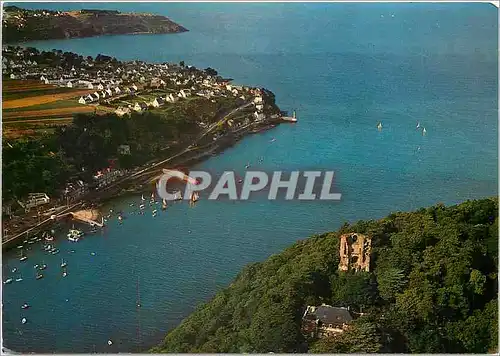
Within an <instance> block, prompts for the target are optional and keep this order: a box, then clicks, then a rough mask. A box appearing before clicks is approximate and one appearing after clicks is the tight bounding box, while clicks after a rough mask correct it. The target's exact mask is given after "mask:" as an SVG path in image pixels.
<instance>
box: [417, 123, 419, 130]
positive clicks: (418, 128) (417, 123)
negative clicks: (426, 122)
mask: <svg viewBox="0 0 500 356" xmlns="http://www.w3.org/2000/svg"><path fill="white" fill-rule="evenodd" d="M419 128H420V121H417V130H418V129H419Z"/></svg>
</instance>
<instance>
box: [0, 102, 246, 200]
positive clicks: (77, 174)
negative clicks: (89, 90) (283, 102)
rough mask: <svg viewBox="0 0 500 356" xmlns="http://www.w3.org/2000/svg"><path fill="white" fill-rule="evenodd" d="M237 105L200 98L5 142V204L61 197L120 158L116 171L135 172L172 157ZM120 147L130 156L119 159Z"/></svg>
mask: <svg viewBox="0 0 500 356" xmlns="http://www.w3.org/2000/svg"><path fill="white" fill-rule="evenodd" d="M238 104H239V102H238V99H236V98H224V99H221V100H218V101H217V102H215V103H214V102H211V101H210V100H208V99H204V98H197V99H196V103H193V102H190V101H185V102H180V103H179V104H178V105H176V106H175V108H172V110H170V111H164V112H162V113H151V112H145V113H141V114H139V113H135V112H133V113H132V114H131V116H130V117H128V118H121V117H118V116H117V115H115V114H107V115H93V114H77V115H75V117H74V119H73V123H72V124H71V125H69V126H65V127H59V128H58V129H57V130H56V131H55V132H54V133H50V134H44V135H42V136H39V137H34V138H33V137H26V138H23V139H18V140H15V141H13V140H9V139H6V138H3V145H2V146H3V150H2V153H3V157H2V170H3V182H2V188H3V192H2V193H3V196H2V199H3V201H4V202H8V201H10V200H12V199H22V198H23V197H25V196H26V195H27V194H28V193H32V192H46V193H48V194H49V195H52V194H57V193H58V189H62V188H63V187H64V184H65V183H66V182H68V180H70V179H82V180H84V181H87V182H91V181H92V176H93V175H94V174H95V173H96V171H98V170H100V169H102V168H105V167H108V166H109V165H110V164H109V161H108V160H109V159H116V163H117V167H120V168H132V167H136V166H139V165H142V164H144V163H146V162H148V161H149V160H152V159H158V158H161V157H165V156H168V155H169V154H171V153H173V152H174V151H175V149H176V146H178V145H184V146H187V145H188V144H189V143H192V140H193V139H194V137H196V136H197V135H198V134H199V132H200V131H201V128H200V127H199V126H198V123H199V122H204V123H206V124H210V123H212V122H214V121H216V120H217V119H218V118H220V116H221V115H224V113H227V112H229V111H230V110H231V109H232V108H234V107H235V106H237V105H238ZM120 145H128V146H129V147H130V153H131V154H130V155H120V154H119V152H118V148H119V146H120Z"/></svg>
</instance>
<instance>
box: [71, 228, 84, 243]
mask: <svg viewBox="0 0 500 356" xmlns="http://www.w3.org/2000/svg"><path fill="white" fill-rule="evenodd" d="M83 235H84V234H83V231H81V230H78V229H70V230H69V232H68V235H67V236H68V240H69V241H71V242H78V240H80V238H81V237H82V236H83Z"/></svg>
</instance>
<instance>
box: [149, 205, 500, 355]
mask: <svg viewBox="0 0 500 356" xmlns="http://www.w3.org/2000/svg"><path fill="white" fill-rule="evenodd" d="M497 278H498V199H497V198H491V199H482V200H475V201H467V202H464V203H462V204H459V205H456V206H449V207H445V206H444V205H443V204H437V205H435V206H431V207H428V208H422V209H419V210H418V211H414V212H397V213H393V214H391V215H389V216H387V217H386V218H383V219H381V220H378V221H375V220H370V221H359V222H357V223H355V224H352V225H350V224H344V226H342V227H341V229H339V230H338V231H336V232H330V233H325V234H322V235H316V236H313V237H311V238H309V239H306V240H303V241H299V242H297V243H295V244H294V245H293V246H291V247H289V248H287V249H286V250H284V251H283V252H281V253H279V254H276V255H273V256H271V257H269V258H268V259H267V260H266V261H264V262H260V263H254V264H251V265H249V266H247V267H246V268H244V269H243V270H242V271H241V272H240V273H239V274H238V276H237V277H236V278H235V279H234V280H233V282H232V283H231V284H230V285H229V286H228V287H227V288H224V289H222V290H220V291H219V293H217V294H216V295H215V296H214V297H213V299H212V300H210V301H209V302H207V303H205V304H203V305H200V306H199V307H198V308H197V309H196V310H195V311H194V312H193V313H192V314H191V315H190V316H188V317H187V318H186V319H185V320H184V321H183V322H181V324H180V325H179V326H178V327H177V328H175V329H172V330H170V332H169V333H168V334H167V335H166V337H165V339H164V340H163V342H162V343H161V344H160V345H159V346H157V347H155V348H154V349H152V350H151V351H152V352H154V353H268V352H275V353H306V352H308V353H323V354H345V353H487V352H488V353H498V306H497V299H498V282H497Z"/></svg>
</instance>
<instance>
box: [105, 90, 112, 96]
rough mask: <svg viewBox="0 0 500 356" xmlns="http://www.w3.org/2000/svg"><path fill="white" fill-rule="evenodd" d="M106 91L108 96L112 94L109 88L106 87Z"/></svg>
mask: <svg viewBox="0 0 500 356" xmlns="http://www.w3.org/2000/svg"><path fill="white" fill-rule="evenodd" d="M106 93H108V95H109V96H112V95H113V92H112V91H111V89H109V88H108V89H106Z"/></svg>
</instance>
